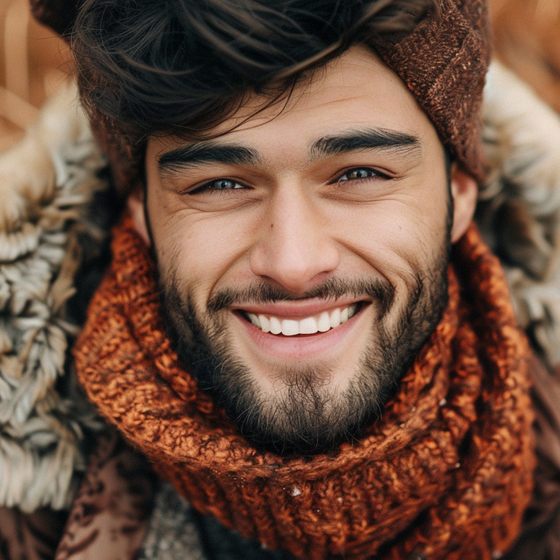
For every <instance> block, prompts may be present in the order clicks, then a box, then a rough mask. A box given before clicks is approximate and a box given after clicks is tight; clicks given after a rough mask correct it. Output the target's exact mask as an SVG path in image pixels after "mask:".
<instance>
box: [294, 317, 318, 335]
mask: <svg viewBox="0 0 560 560" xmlns="http://www.w3.org/2000/svg"><path fill="white" fill-rule="evenodd" d="M318 330H319V327H318V326H317V319H315V317H307V318H306V319H302V320H301V321H300V322H299V334H315V333H316V332H317V331H318Z"/></svg>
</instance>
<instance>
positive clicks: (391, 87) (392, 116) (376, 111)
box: [148, 47, 440, 158]
mask: <svg viewBox="0 0 560 560" xmlns="http://www.w3.org/2000/svg"><path fill="white" fill-rule="evenodd" d="M269 101H270V100H269V98H267V97H265V96H263V95H257V94H253V95H250V96H248V97H247V99H246V100H245V102H244V103H243V105H242V106H241V107H240V108H239V109H238V110H237V111H236V112H235V113H234V114H233V115H231V116H230V117H229V118H228V119H226V120H225V121H224V122H222V123H221V124H220V125H219V126H217V127H216V128H215V129H214V130H213V131H211V134H210V138H211V139H210V140H209V142H213V141H216V142H220V143H223V142H227V141H230V140H231V141H232V142H236V143H244V144H247V145H251V146H257V145H258V146H259V148H262V149H263V150H266V148H267V147H270V148H272V149H274V150H275V151H276V152H278V151H280V152H281V153H284V154H286V157H287V158H288V156H289V154H290V153H293V152H294V151H297V150H300V149H301V150H304V149H305V150H307V151H309V147H310V146H311V145H313V143H314V142H315V141H316V140H317V139H318V138H324V137H328V136H329V135H339V134H344V132H345V130H349V129H360V128H364V127H367V128H370V129H371V128H374V129H380V130H390V131H395V132H400V133H404V134H410V135H412V136H416V137H418V138H419V139H420V140H421V144H422V145H424V144H425V143H430V142H431V143H436V144H440V142H439V139H438V137H437V133H436V131H435V129H434V127H433V125H432V124H431V122H430V120H429V119H428V117H427V116H426V114H425V113H424V112H423V111H422V110H421V109H420V107H419V106H418V104H417V102H416V100H415V99H414V97H413V95H412V94H411V93H410V91H409V90H408V89H407V87H406V86H405V85H404V83H403V82H402V81H401V79H400V78H399V77H398V76H397V74H395V72H393V71H392V70H391V69H390V68H389V67H387V66H386V65H385V64H384V63H383V62H382V61H381V60H380V59H379V57H378V56H377V55H375V53H373V52H372V51H371V50H369V49H366V48H365V47H352V48H351V49H349V50H348V51H347V52H345V53H344V54H343V55H341V56H340V57H338V58H336V59H334V60H332V61H330V62H329V63H328V64H326V65H325V66H324V67H322V68H319V69H318V70H316V71H314V72H313V73H312V75H311V76H310V78H308V79H307V80H305V81H303V82H302V83H300V84H298V85H297V86H296V87H295V88H294V90H293V91H292V92H291V94H290V95H289V97H288V98H287V99H284V100H283V101H282V102H280V103H275V104H273V105H271V106H267V105H268V104H269ZM185 143H188V142H185V141H183V140H178V139H176V138H171V137H167V138H160V139H156V140H151V141H150V142H149V144H148V150H149V151H152V152H153V151H154V150H155V151H156V154H157V153H158V152H159V153H161V151H162V150H163V151H165V150H166V149H172V148H173V147H176V146H177V145H181V144H185Z"/></svg>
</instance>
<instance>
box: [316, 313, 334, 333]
mask: <svg viewBox="0 0 560 560" xmlns="http://www.w3.org/2000/svg"><path fill="white" fill-rule="evenodd" d="M318 327H319V332H327V331H329V330H330V329H331V320H330V318H329V314H328V313H327V312H326V311H323V313H321V315H319V321H318Z"/></svg>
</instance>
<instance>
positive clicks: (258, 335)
mask: <svg viewBox="0 0 560 560" xmlns="http://www.w3.org/2000/svg"><path fill="white" fill-rule="evenodd" d="M367 307H369V306H368V305H363V306H362V308H361V309H360V310H359V311H358V313H356V315H354V316H353V317H351V318H350V319H348V321H346V323H343V324H342V325H340V326H338V327H336V328H334V329H330V330H329V331H327V332H324V333H316V334H306V335H295V336H283V335H281V334H280V335H276V334H270V333H265V332H263V331H261V329H259V328H258V327H255V325H253V324H252V323H250V322H249V321H247V320H246V319H245V318H244V317H242V316H241V315H239V314H237V313H234V317H235V318H236V319H237V320H238V321H239V322H240V323H241V324H242V325H243V327H244V329H245V332H246V333H247V334H248V335H249V337H250V338H251V340H252V341H253V342H254V343H255V344H256V345H257V346H259V347H260V348H261V349H262V350H264V352H266V353H267V354H269V355H272V356H275V357H278V358H282V359H284V360H301V359H304V358H314V357H317V356H319V355H322V354H325V353H326V352H328V351H330V350H333V348H334V347H335V346H337V345H338V344H340V343H341V342H342V341H343V340H344V339H345V338H346V337H347V336H349V335H350V333H351V331H352V330H353V329H354V327H355V326H356V325H357V322H358V320H359V318H360V317H361V315H362V314H363V312H364V310H365V309H366V308H367Z"/></svg>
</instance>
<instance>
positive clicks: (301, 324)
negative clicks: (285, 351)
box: [245, 303, 359, 336]
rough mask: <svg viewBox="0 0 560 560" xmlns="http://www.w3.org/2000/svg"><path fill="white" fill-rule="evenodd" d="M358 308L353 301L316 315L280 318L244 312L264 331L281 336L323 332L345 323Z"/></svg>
mask: <svg viewBox="0 0 560 560" xmlns="http://www.w3.org/2000/svg"><path fill="white" fill-rule="evenodd" d="M358 310H359V304H358V303H353V304H352V305H349V306H345V307H337V308H335V309H332V310H330V311H323V312H321V313H319V314H317V315H313V316H310V317H303V318H301V319H282V318H281V317H275V316H274V315H263V314H258V315H256V314H254V313H249V312H245V316H246V317H247V319H248V320H249V321H250V322H251V323H252V324H253V325H254V326H255V327H257V328H259V329H260V330H261V331H262V332H264V333H271V334H276V335H280V334H281V335H283V336H296V335H300V334H316V333H324V332H327V331H330V330H331V329H335V328H336V327H339V326H340V325H342V324H344V323H346V322H347V321H348V320H349V319H351V318H352V317H353V316H354V315H355V314H356V313H357V312H358Z"/></svg>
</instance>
